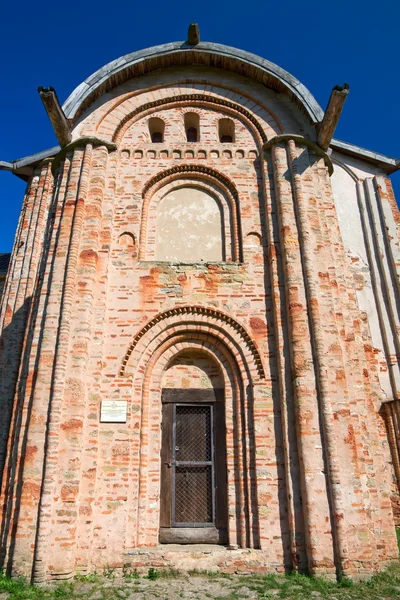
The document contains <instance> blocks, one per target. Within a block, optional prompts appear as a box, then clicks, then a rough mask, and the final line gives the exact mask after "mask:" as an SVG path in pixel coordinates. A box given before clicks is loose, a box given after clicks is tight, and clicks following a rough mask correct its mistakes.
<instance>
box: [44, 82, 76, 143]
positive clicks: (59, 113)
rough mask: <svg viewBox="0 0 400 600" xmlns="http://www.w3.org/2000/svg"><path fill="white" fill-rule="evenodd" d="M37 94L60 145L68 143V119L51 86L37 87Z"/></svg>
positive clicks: (69, 134) (69, 132) (69, 137)
mask: <svg viewBox="0 0 400 600" xmlns="http://www.w3.org/2000/svg"><path fill="white" fill-rule="evenodd" d="M38 92H39V96H40V98H41V100H42V102H43V106H44V107H45V109H46V112H47V114H48V117H49V119H50V122H51V124H52V126H53V129H54V133H55V134H56V137H57V140H58V143H59V144H60V146H61V147H63V146H66V145H67V144H69V143H70V141H71V139H72V136H71V130H70V126H69V123H68V120H67V118H66V116H65V114H64V112H63V109H62V108H61V104H60V102H59V101H58V98H57V94H56V92H55V90H54V88H52V87H38Z"/></svg>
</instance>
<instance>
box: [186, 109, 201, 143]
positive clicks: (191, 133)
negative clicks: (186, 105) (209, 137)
mask: <svg viewBox="0 0 400 600" xmlns="http://www.w3.org/2000/svg"><path fill="white" fill-rule="evenodd" d="M184 119H185V131H186V141H187V142H198V141H199V139H200V118H199V115H198V114H197V113H186V114H185V117H184Z"/></svg>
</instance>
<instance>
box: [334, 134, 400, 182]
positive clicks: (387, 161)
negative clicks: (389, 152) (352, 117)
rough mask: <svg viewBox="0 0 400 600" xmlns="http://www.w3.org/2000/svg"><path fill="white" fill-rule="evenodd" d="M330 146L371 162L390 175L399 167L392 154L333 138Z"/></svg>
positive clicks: (399, 161) (398, 161)
mask: <svg viewBox="0 0 400 600" xmlns="http://www.w3.org/2000/svg"><path fill="white" fill-rule="evenodd" d="M330 148H332V150H335V151H337V152H340V153H342V154H346V155H348V156H352V157H353V158H357V159H358V160H361V161H365V162H367V163H369V164H373V165H375V166H376V167H379V168H380V169H381V170H382V171H384V172H385V173H386V174H387V175H391V174H392V173H395V172H396V171H398V170H399V169H400V160H399V159H397V158H393V157H392V156H386V155H385V154H380V153H379V152H374V151H372V150H367V149H366V148H362V147H361V146H356V145H355V144H349V143H348V142H343V141H342V140H337V139H335V138H334V139H333V140H332V141H331V144H330Z"/></svg>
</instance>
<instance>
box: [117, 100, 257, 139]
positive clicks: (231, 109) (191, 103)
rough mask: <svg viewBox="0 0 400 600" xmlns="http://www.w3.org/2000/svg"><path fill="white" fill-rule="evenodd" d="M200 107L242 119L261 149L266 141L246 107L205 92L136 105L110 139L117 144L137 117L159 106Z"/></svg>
mask: <svg viewBox="0 0 400 600" xmlns="http://www.w3.org/2000/svg"><path fill="white" fill-rule="evenodd" d="M181 106H184V107H193V108H194V107H200V108H212V109H219V110H220V111H221V112H224V113H225V114H227V115H230V116H232V117H234V118H236V119H239V120H240V121H242V123H243V124H244V125H245V126H246V128H247V129H249V131H250V132H251V133H252V135H253V136H254V137H255V139H256V140H257V144H258V146H259V147H260V149H261V145H262V144H265V143H266V142H267V134H266V133H265V131H264V129H263V128H262V126H261V123H259V122H258V120H257V119H256V118H255V116H254V115H253V114H252V113H251V112H250V111H249V110H247V109H246V108H244V107H243V106H241V105H240V104H237V103H236V102H231V101H229V100H225V98H217V97H214V96H206V95H205V94H182V95H180V96H168V97H166V98H159V99H158V100H153V101H152V102H146V103H145V104H142V105H141V106H138V107H137V108H135V109H134V110H133V111H131V112H130V113H129V114H128V115H126V116H125V117H124V118H123V119H122V120H121V121H120V123H119V124H118V126H117V128H116V130H115V132H114V134H113V136H112V141H113V142H114V143H115V144H117V145H118V144H119V143H120V142H121V140H122V138H123V136H124V134H125V132H126V131H127V130H128V129H129V127H130V126H131V125H132V124H133V123H135V122H136V121H138V120H139V119H141V118H143V117H145V116H147V115H149V114H152V113H154V112H155V111H157V110H158V109H160V108H175V107H181Z"/></svg>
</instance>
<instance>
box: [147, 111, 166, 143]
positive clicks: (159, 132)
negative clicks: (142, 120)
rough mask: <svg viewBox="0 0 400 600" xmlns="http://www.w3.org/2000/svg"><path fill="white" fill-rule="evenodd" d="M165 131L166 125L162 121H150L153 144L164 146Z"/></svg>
mask: <svg viewBox="0 0 400 600" xmlns="http://www.w3.org/2000/svg"><path fill="white" fill-rule="evenodd" d="M164 129H165V123H164V121H163V120H162V119H159V118H158V117H152V118H151V119H149V133H150V139H151V141H152V142H153V144H162V142H163V141H164Z"/></svg>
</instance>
